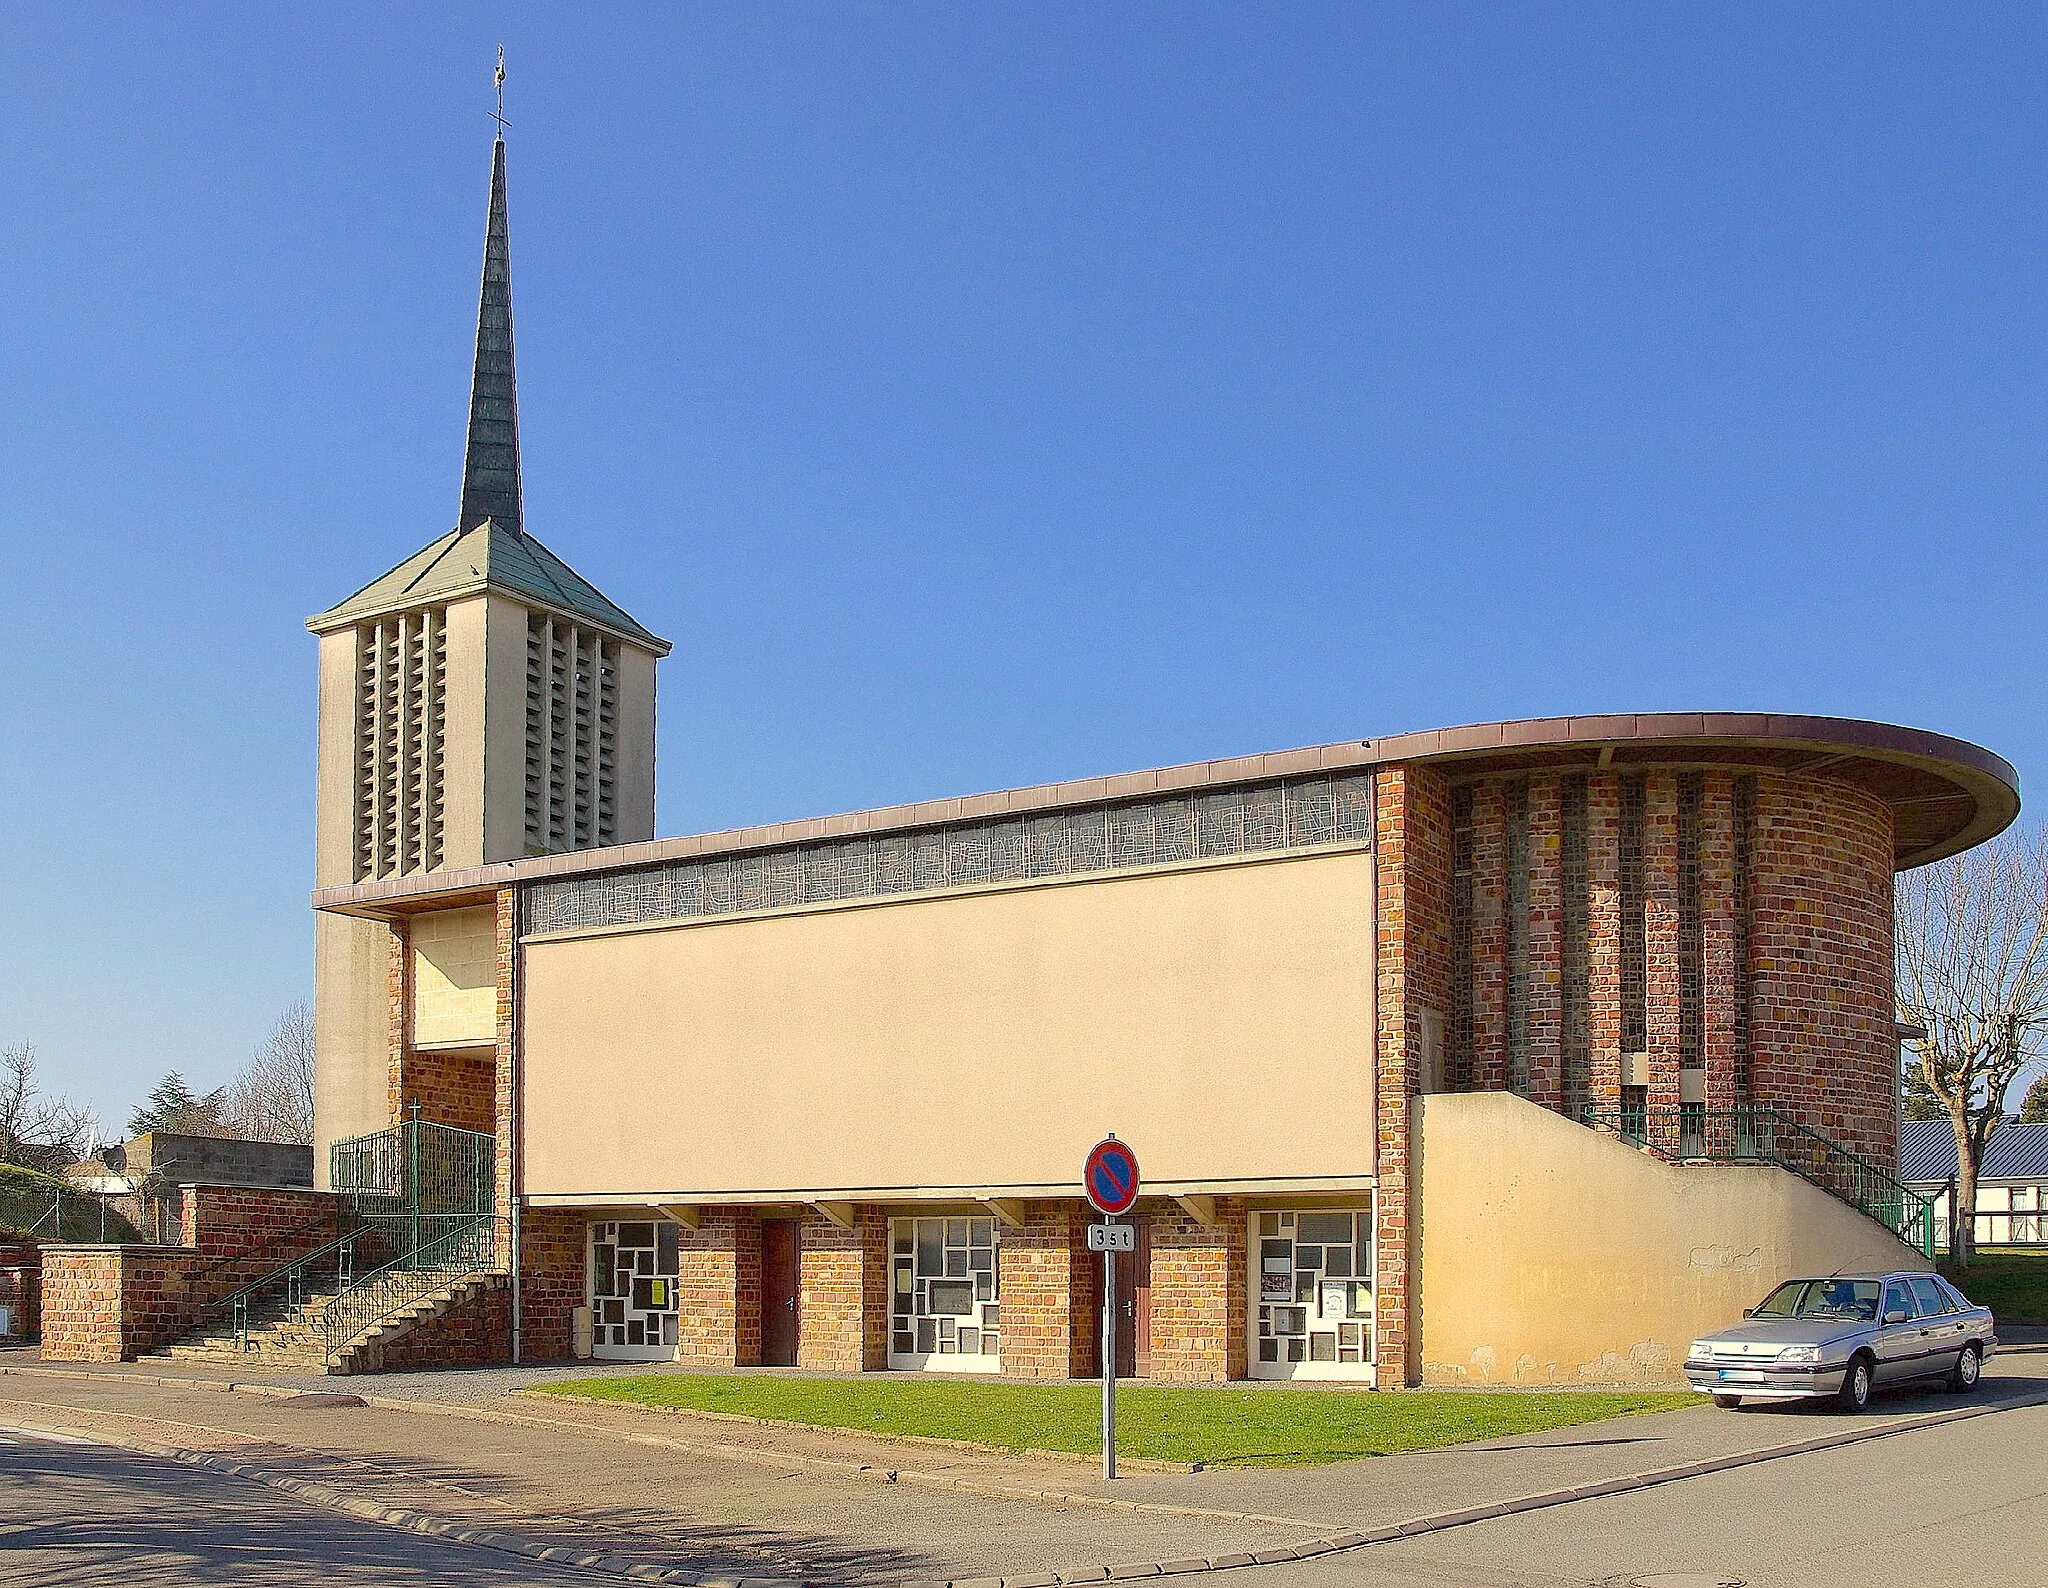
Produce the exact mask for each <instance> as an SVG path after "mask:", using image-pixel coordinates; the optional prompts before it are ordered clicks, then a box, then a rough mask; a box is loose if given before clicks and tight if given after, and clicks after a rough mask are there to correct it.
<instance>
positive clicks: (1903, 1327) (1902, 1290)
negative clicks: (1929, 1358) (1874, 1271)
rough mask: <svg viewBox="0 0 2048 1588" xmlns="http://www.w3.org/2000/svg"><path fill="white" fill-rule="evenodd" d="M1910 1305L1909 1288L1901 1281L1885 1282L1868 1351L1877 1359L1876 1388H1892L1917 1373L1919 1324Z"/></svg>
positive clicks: (1910, 1288)
mask: <svg viewBox="0 0 2048 1588" xmlns="http://www.w3.org/2000/svg"><path fill="white" fill-rule="evenodd" d="M1918 1310H1919V1309H1918V1308H1916V1307H1915V1306H1914V1304H1913V1290H1912V1286H1911V1285H1910V1284H1908V1283H1907V1282H1906V1281H1905V1280H1903V1279H1892V1280H1887V1281H1886V1282H1885V1287H1884V1299H1883V1300H1882V1301H1881V1302H1880V1303H1879V1304H1878V1309H1877V1324H1878V1327H1877V1333H1876V1335H1875V1337H1874V1340H1873V1343H1872V1346H1871V1349H1872V1350H1873V1351H1874V1352H1875V1353H1876V1355H1877V1372H1876V1374H1875V1375H1874V1377H1875V1378H1876V1380H1877V1382H1878V1383H1880V1384H1896V1383H1898V1382H1899V1381H1900V1380H1902V1379H1909V1378H1911V1377H1913V1375H1914V1374H1916V1373H1918V1372H1919V1371H1920V1320H1919V1317H1918V1316H1917V1314H1918Z"/></svg>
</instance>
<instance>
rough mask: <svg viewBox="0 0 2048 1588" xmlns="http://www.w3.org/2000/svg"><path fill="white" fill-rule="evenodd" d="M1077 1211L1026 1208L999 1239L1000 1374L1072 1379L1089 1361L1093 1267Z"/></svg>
mask: <svg viewBox="0 0 2048 1588" xmlns="http://www.w3.org/2000/svg"><path fill="white" fill-rule="evenodd" d="M1082 1223H1083V1219H1082V1215H1081V1212H1080V1210H1079V1209H1078V1207H1077V1205H1076V1204H1073V1203H1067V1202H1027V1203H1026V1204H1025V1206H1024V1223H1023V1225H1022V1227H1021V1228H1019V1227H1011V1228H1006V1229H1005V1230H1004V1231H1003V1232H1002V1259H1001V1261H1002V1275H1003V1329H1002V1339H1003V1347H1002V1367H1003V1373H1004V1374H1005V1376H1007V1377H1012V1378H1076V1377H1080V1376H1083V1375H1085V1374H1086V1373H1087V1372H1088V1371H1089V1368H1090V1364H1091V1362H1092V1361H1093V1340H1094V1331H1095V1324H1096V1317H1097V1312H1098V1309H1099V1306H1100V1303H1099V1302H1098V1301H1097V1299H1096V1294H1095V1284H1096V1280H1095V1273H1096V1261H1097V1260H1096V1259H1095V1258H1093V1257H1092V1256H1090V1254H1089V1252H1088V1245H1087V1242H1088V1237H1087V1236H1086V1235H1085V1234H1083V1233H1082V1228H1081V1227H1082Z"/></svg>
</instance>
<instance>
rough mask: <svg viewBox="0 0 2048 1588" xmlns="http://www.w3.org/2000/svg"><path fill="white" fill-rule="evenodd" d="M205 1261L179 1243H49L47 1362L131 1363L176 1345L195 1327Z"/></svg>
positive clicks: (45, 1327)
mask: <svg viewBox="0 0 2048 1588" xmlns="http://www.w3.org/2000/svg"><path fill="white" fill-rule="evenodd" d="M199 1263H200V1259H199V1258H198V1257H196V1256H195V1255H194V1254H193V1253H191V1252H189V1251H186V1250H184V1249H183V1248H181V1247H173V1246H46V1247H44V1248H43V1359H44V1360H45V1361H48V1362H124V1361H132V1360H134V1359H135V1358H136V1357H138V1356H141V1355H144V1354H145V1353H147V1352H150V1351H154V1350H155V1349H156V1348H157V1347H158V1346H161V1345H168V1344H170V1342H171V1341H173V1340H175V1339H177V1338H178V1336H180V1335H182V1334H184V1333H185V1332H186V1331H187V1330H189V1329H190V1328H191V1327H192V1322H193V1316H194V1312H195V1310H196V1308H197V1307H198V1305H199V1302H198V1300H197V1299H195V1297H194V1295H193V1291H192V1286H191V1276H192V1271H193V1270H194V1269H195V1268H196V1267H198V1266H199ZM222 1294H227V1292H225V1291H224V1292H222Z"/></svg>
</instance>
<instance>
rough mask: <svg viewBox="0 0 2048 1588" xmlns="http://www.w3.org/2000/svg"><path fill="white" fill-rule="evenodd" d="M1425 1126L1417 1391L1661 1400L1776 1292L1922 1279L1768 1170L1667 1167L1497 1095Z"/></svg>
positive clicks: (1450, 1110) (1438, 1107)
mask: <svg viewBox="0 0 2048 1588" xmlns="http://www.w3.org/2000/svg"><path fill="white" fill-rule="evenodd" d="M1419 1101H1420V1103H1421V1115H1422V1159H1421V1183H1422V1232H1421V1242H1422V1290H1421V1308H1422V1319H1421V1334H1422V1374H1423V1380H1424V1382H1425V1383H1465V1382H1474V1383H1507V1384H1549V1383H1631V1384H1640V1383H1671V1384H1679V1383H1682V1382H1683V1380H1684V1373H1683V1367H1684V1363H1685V1353H1686V1349H1687V1347H1688V1346H1689V1345H1690V1344H1691V1343H1692V1341H1693V1340H1694V1339H1695V1338H1696V1337H1698V1336H1699V1335H1700V1334H1701V1333H1703V1332H1705V1331H1707V1330H1709V1329H1714V1328H1719V1327H1721V1326H1723V1325H1726V1324H1728V1323H1731V1322H1734V1321H1736V1320H1738V1319H1740V1317H1741V1316H1742V1309H1743V1308H1745V1307H1751V1306H1754V1305H1755V1304H1756V1303H1757V1302H1758V1301H1760V1300H1761V1299H1762V1298H1763V1296H1764V1295H1765V1293H1766V1292H1768V1291H1769V1290H1770V1288H1771V1287H1772V1286H1773V1285H1775V1284H1776V1283H1777V1282H1778V1281H1779V1280H1781V1279H1785V1278H1788V1277H1790V1276H1792V1275H1793V1274H1795V1273H1799V1272H1818V1273H1828V1272H1830V1271H1832V1270H1834V1269H1838V1268H1850V1269H1853V1268H1916V1269H1924V1268H1928V1267H1930V1266H1932V1265H1930V1264H1929V1263H1928V1262H1927V1261H1926V1260H1925V1259H1923V1258H1922V1257H1921V1256H1920V1255H1919V1254H1918V1253H1917V1252H1915V1251H1913V1250H1912V1248H1910V1247H1908V1246H1907V1245H1905V1244H1904V1243H1903V1242H1901V1241H1899V1240H1897V1239H1896V1238H1895V1237H1893V1236H1892V1234H1891V1233H1890V1232H1889V1231H1887V1230H1885V1229H1883V1228H1882V1227H1881V1226H1879V1225H1878V1224H1876V1223H1874V1222H1872V1221H1871V1220H1869V1219H1867V1218H1865V1217H1863V1216H1862V1215H1861V1214H1860V1213H1857V1212H1855V1211H1854V1210H1853V1209H1851V1208H1849V1207H1847V1206H1846V1205H1844V1204H1843V1203H1841V1202H1838V1201H1837V1200H1835V1198H1833V1197H1831V1196H1829V1195H1828V1194H1827V1193H1826V1192H1824V1191H1822V1190H1820V1189H1819V1188H1818V1187H1816V1186H1813V1185H1810V1184H1809V1183H1808V1182H1806V1181H1804V1180H1802V1179H1800V1178H1798V1177H1797V1176H1796V1175H1793V1174H1791V1173H1789V1172H1788V1171H1786V1170H1783V1169H1777V1168H1773V1167H1769V1166H1766V1165H1733V1164H1715V1165H1700V1166H1695V1167H1680V1166H1676V1165H1672V1164H1667V1163H1661V1162H1659V1161H1658V1160H1656V1159H1654V1158H1651V1157H1649V1156H1648V1155H1647V1154H1645V1153H1642V1152H1639V1151H1637V1150H1636V1149H1634V1148H1631V1147H1627V1146H1624V1145H1622V1144H1621V1143H1620V1142H1618V1141H1616V1140H1615V1139H1614V1138H1613V1137H1611V1136H1603V1135H1599V1134H1597V1133H1595V1132H1594V1131H1591V1130H1588V1129H1586V1128H1585V1127H1584V1126H1581V1125H1576V1124H1573V1123H1571V1122H1570V1121H1569V1120H1566V1119H1564V1118H1563V1117H1562V1116H1560V1115H1557V1114H1553V1113H1551V1112H1550V1111H1549V1110H1547V1109H1543V1108H1539V1107H1537V1106H1536V1105H1535V1104H1533V1103H1528V1102H1525V1101H1523V1100H1522V1099H1521V1098H1519V1097H1516V1096H1514V1095H1513V1094H1512V1093H1507V1092H1476V1093H1463V1094H1456V1095H1452V1094H1438V1095H1436V1096H1431V1097H1425V1098H1422V1099H1420V1100H1419Z"/></svg>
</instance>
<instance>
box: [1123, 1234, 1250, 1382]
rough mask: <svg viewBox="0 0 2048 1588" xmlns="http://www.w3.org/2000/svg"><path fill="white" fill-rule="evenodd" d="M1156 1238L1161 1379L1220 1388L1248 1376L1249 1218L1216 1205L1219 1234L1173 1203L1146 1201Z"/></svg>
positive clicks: (1156, 1367) (1156, 1369) (1155, 1346)
mask: <svg viewBox="0 0 2048 1588" xmlns="http://www.w3.org/2000/svg"><path fill="white" fill-rule="evenodd" d="M1146 1209H1147V1213H1148V1217H1149V1218H1150V1221H1151V1234H1152V1340H1151V1351H1152V1366H1151V1376H1152V1378H1153V1379H1154V1380H1156V1381H1158V1382H1161V1383H1169V1384H1218V1383H1222V1382H1223V1381H1224V1380H1226V1379H1234V1378H1243V1377H1244V1376H1245V1372H1246V1362H1245V1330H1246V1327H1247V1325H1246V1320H1245V1307H1246V1300H1245V1297H1246V1287H1247V1285H1248V1284H1249V1280H1248V1278H1247V1276H1246V1272H1245V1262H1246V1254H1245V1213H1244V1205H1243V1204H1242V1203H1241V1202H1239V1201H1237V1200H1235V1199H1234V1198H1225V1197H1218V1198H1217V1199H1216V1220H1217V1223H1216V1225H1215V1227H1214V1228H1210V1227H1208V1226H1205V1225H1202V1224H1198V1223H1196V1222H1195V1220H1194V1219H1192V1218H1190V1217H1189V1216H1188V1215H1187V1214H1186V1213H1185V1212H1183V1211H1181V1209H1180V1208H1179V1207H1178V1206H1176V1205H1175V1204H1173V1203H1169V1202H1160V1203H1152V1202H1147V1203H1146Z"/></svg>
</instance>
